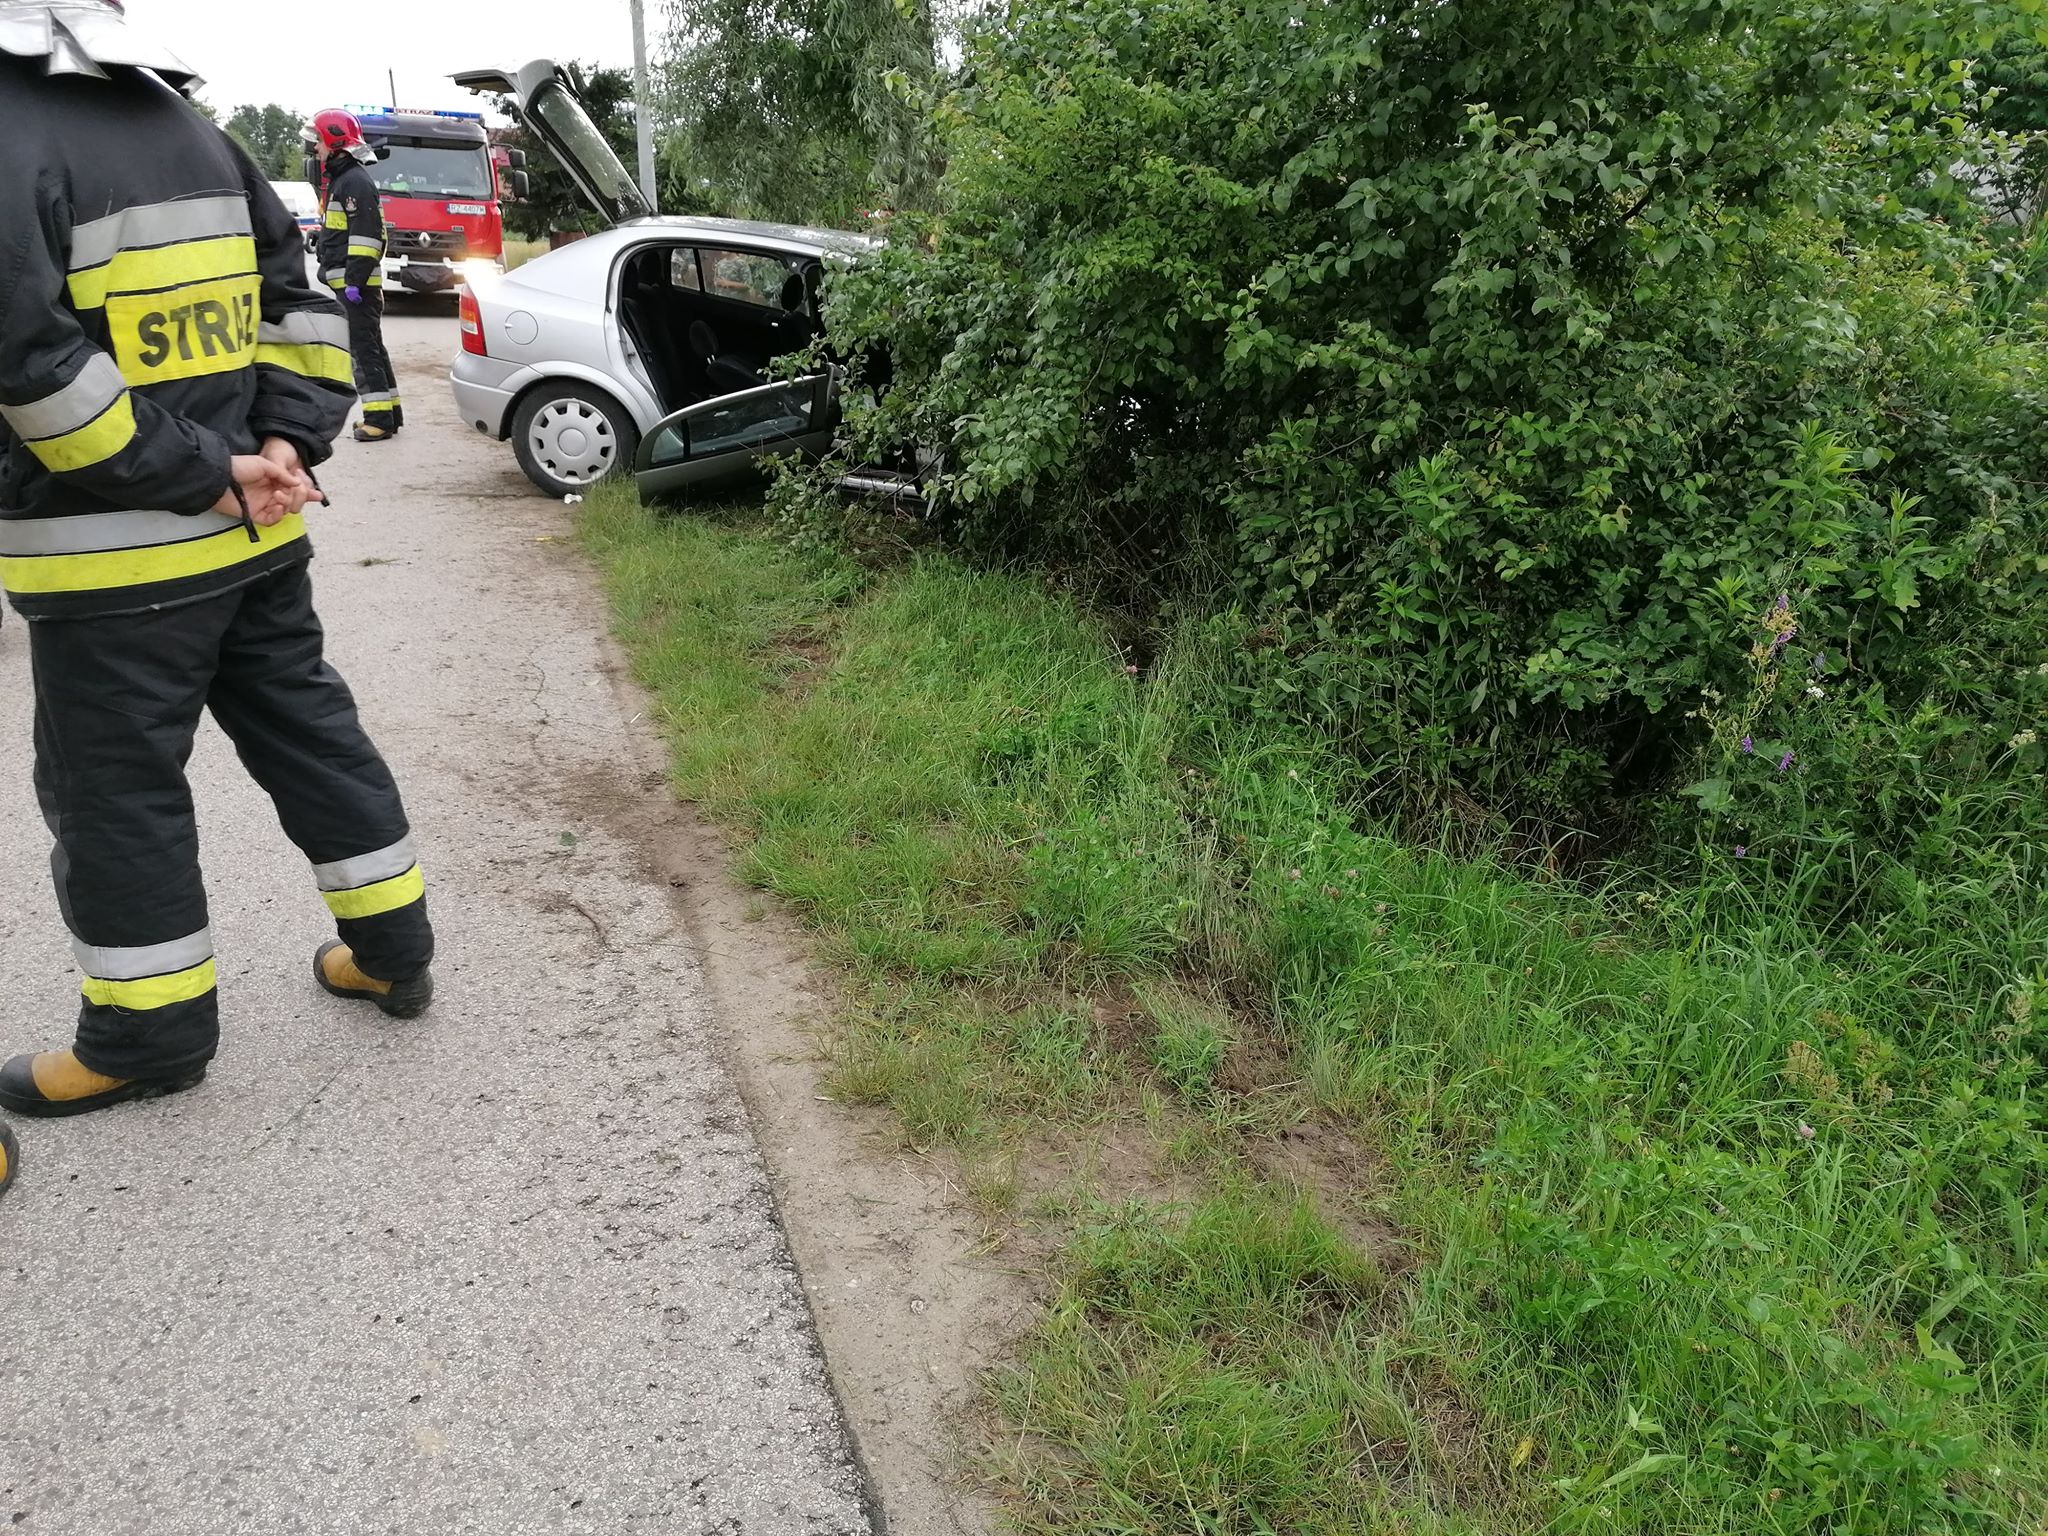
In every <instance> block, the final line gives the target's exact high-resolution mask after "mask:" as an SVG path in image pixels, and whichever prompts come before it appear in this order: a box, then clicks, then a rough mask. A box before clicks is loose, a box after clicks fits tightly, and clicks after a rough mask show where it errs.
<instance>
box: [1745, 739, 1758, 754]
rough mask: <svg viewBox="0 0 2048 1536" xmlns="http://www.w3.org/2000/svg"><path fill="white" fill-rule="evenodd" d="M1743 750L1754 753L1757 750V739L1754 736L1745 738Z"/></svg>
mask: <svg viewBox="0 0 2048 1536" xmlns="http://www.w3.org/2000/svg"><path fill="white" fill-rule="evenodd" d="M1742 750H1743V751H1745V752H1754V751H1755V750H1756V738H1755V737H1754V736H1745V737H1743V738H1742Z"/></svg>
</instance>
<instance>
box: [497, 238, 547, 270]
mask: <svg viewBox="0 0 2048 1536" xmlns="http://www.w3.org/2000/svg"><path fill="white" fill-rule="evenodd" d="M547 253H548V243H547V241H545V240H507V241H506V242H505V270H506V271H507V272H513V271H517V270H518V269H519V268H520V267H523V266H525V265H526V264H527V263H528V262H529V261H531V260H533V258H534V257H536V256H545V255H547Z"/></svg>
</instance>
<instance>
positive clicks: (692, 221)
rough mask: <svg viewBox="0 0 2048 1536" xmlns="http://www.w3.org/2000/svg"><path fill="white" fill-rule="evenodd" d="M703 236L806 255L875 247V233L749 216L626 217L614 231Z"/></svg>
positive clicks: (859, 251)
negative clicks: (810, 225)
mask: <svg viewBox="0 0 2048 1536" xmlns="http://www.w3.org/2000/svg"><path fill="white" fill-rule="evenodd" d="M657 230H658V231H660V232H661V233H663V234H676V235H703V236H705V237H707V238H710V239H714V240H716V239H727V240H745V241H747V242H749V243H751V244H754V245H768V246H775V247H777V248H779V249H782V250H786V251H792V252H796V253H798V254H801V255H806V256H828V255H829V256H864V255H866V254H867V253H868V252H870V251H874V250H879V249H880V248H881V245H882V242H881V240H880V238H879V237H877V236H875V235H864V234H860V233H858V232H856V231H854V230H850V229H813V228H809V227H807V226H805V225H801V224H766V223H761V222H759V221H757V220H753V219H715V218H709V217H693V216H683V215H676V214H663V215H655V216H652V217H649V218H644V219H629V220H627V221H626V222H625V223H624V224H621V225H619V226H618V227H617V228H616V229H615V230H614V231H612V233H615V234H647V233H649V232H652V231H657Z"/></svg>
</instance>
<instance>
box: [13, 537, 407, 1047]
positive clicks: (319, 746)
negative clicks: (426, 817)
mask: <svg viewBox="0 0 2048 1536" xmlns="http://www.w3.org/2000/svg"><path fill="white" fill-rule="evenodd" d="M28 629H29V636H30V654H31V657H32V659H33V662H34V667H35V689H36V726H35V745H36V792H37V795H38V798H39V799H40V800H41V802H42V808H43V816H44V819H45V820H46V821H47V822H48V823H49V826H50V831H51V834H52V835H53V836H54V837H55V838H56V850H55V852H54V853H53V854H52V856H51V866H52V869H53V871H54V873H55V875H56V881H57V899H58V903H59V905H60V906H61V908H62V909H63V913H64V920H65V922H66V924H67V925H68V926H69V927H70V929H71V933H72V938H73V941H74V942H73V948H74V950H75V952H76V954H77V956H78V961H79V967H80V969H81V970H83V971H84V973H85V985H84V992H85V997H84V1001H83V1003H82V1004H81V1006H80V1010H79V1019H78V1040H77V1045H76V1050H77V1053H78V1059H79V1060H80V1061H81V1062H83V1063H84V1064H85V1065H86V1066H87V1067H90V1068H91V1069H92V1070H93V1071H95V1072H104V1073H106V1074H107V1075H108V1076H109V1077H119V1078H138V1077H144V1078H149V1077H161V1076H168V1075H172V1074H176V1073H181V1072H189V1071H190V1070H192V1069H193V1068H195V1067H198V1066H202V1065H204V1064H205V1063H206V1062H207V1061H208V1060H210V1059H211V1058H212V1056H213V1053H214V1049H215V1047H216V1046H217V1045H218V1043H219V1039H220V1012H219V1003H218V997H217V994H216V992H215V990H214V962H213V939H212V933H211V930H210V928H209V927H208V920H207V911H206V889H205V887H204V885H202V884H201V882H200V877H199V836H198V829H197V827H196V825H195V824H194V821H193V814H192V794H191V791H190V789H189V788H188V787H187V785H186V781H185V764H186V762H187V761H188V759H189V758H190V757H191V754H192V741H193V735H194V732H195V731H196V730H197V729H198V726H199V716H200V712H201V710H203V709H210V710H212V711H213V717H214V719H215V720H216V721H218V722H219V723H220V726H221V728H222V729H223V730H225V731H226V732H227V734H228V736H229V738H230V739H231V740H232V741H233V742H234V745H235V750H236V751H237V752H238V753H239V754H240V756H241V759H242V764H243V766H244V767H245V768H247V769H248V771H249V773H250V775H251V776H252V777H253V778H254V779H255V780H256V782H257V783H258V784H260V785H261V786H262V787H263V788H264V789H265V790H266V791H267V792H268V793H269V795H270V798H271V800H272V801H273V802H274V803H275V805H276V807H277V814H278V819H279V821H280V822H282V824H283V826H284V830H285V833H286V834H287V835H288V836H289V837H290V838H291V840H292V841H293V842H294V843H296V844H297V845H298V847H299V849H300V851H301V852H303V853H304V854H305V856H306V858H307V859H308V860H310V861H311V863H312V865H313V875H314V880H315V883H316V884H317V886H318V887H319V889H320V891H321V893H322V895H323V896H324V897H325V899H326V902H327V905H328V908H329V910H330V911H331V912H332V914H333V916H334V919H335V923H336V927H337V929H338V931H339V933H340V935H341V937H342V939H343V940H344V941H345V942H346V943H348V944H349V945H350V946H351V947H352V948H353V950H354V951H355V958H356V963H357V965H358V966H359V967H360V968H361V969H362V970H363V971H364V972H366V973H367V974H369V975H371V976H373V977H376V978H377V979H379V980H383V981H406V980H410V979H411V978H412V977H414V976H416V975H418V974H419V972H421V971H422V970H424V969H425V968H426V966H427V963H428V961H429V960H431V959H432V958H433V951H434V936H433V929H432V928H431V926H430V925H429V924H428V921H427V908H426V895H425V886H424V883H423V881H422V878H421V875H420V870H419V864H418V860H417V858H416V857H415V855H414V852H413V846H412V837H411V832H410V829H409V827H408V826H407V824H406V819H405V809H404V807H403V806H402V805H401V804H400V802H399V797H398V788H397V786H396V785H395V784H394V783H393V782H392V778H391V772H390V770H389V769H388V768H387V767H385V765H384V760H383V758H382V757H380V756H379V755H378V753H377V749H376V747H375V746H373V745H372V744H371V742H370V739H369V737H368V736H367V735H365V734H364V731H363V727H362V724H361V722H360V721H359V720H358V719H357V716H356V706H355V700H354V698H353V697H352V696H351V695H350V693H349V690H348V685H347V684H346V683H344V682H343V681H342V679H341V677H340V675H339V674H338V673H336V672H335V670H334V669H333V668H332V667H331V666H329V665H328V664H327V661H326V659H325V657H324V656H323V654H322V647H323V640H324V636H323V634H322V631H321V628H320V620H319V618H318V616H317V615H316V614H315V613H314V611H313V589H312V581H311V577H310V575H309V574H308V572H307V569H306V562H305V561H303V560H302V561H299V562H298V563H296V564H294V565H290V566H287V567H285V568H284V569H282V570H279V571H273V572H270V573H268V574H266V575H264V576H262V577H259V578H258V579H257V580H255V581H253V582H251V583H250V584H248V585H247V586H244V587H241V588H239V589H238V590H235V591H232V592H226V593H222V594H220V595H219V596H216V597H211V598H207V599H204V600H202V601H200V602H196V603H191V604H188V605H186V606H183V607H178V608H171V609H166V610H163V611H160V612H155V613H139V614H134V615H132V616H127V617H119V618H87V619H46V620H42V621H39V622H37V623H33V624H30V625H29V626H28ZM227 851H228V853H229V856H230V858H232V856H233V852H234V850H233V846H232V844H231V845H230V847H229V849H228V850H227ZM225 873H226V875H227V878H226V879H225V880H224V881H223V882H221V884H222V886H223V888H224V889H225V890H227V891H233V890H234V888H235V872H234V869H233V867H232V864H230V866H229V868H228V869H227V871H226V872H225Z"/></svg>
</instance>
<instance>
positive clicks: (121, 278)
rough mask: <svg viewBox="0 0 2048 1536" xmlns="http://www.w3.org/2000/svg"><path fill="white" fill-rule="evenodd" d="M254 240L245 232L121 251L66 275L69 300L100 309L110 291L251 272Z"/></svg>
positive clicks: (158, 288) (146, 289)
mask: <svg viewBox="0 0 2048 1536" xmlns="http://www.w3.org/2000/svg"><path fill="white" fill-rule="evenodd" d="M255 274H256V242H255V241H254V240H253V239H251V238H250V237H249V236H248V235H223V236H220V237H219V238H217V239H213V240H188V241H187V242H185V243H184V244H183V245H164V246H158V247H156V248H155V249H153V250H146V251H121V252H119V253H118V254H117V255H115V257H114V259H113V260H111V261H109V262H108V263H107V264H106V265H105V266H100V267H93V268H91V269H89V270H87V271H84V272H74V273H72V274H71V280H70V287H71V302H72V304H73V305H75V306H76V307H77V308H79V309H103V308H105V307H106V303H107V296H108V295H109V294H114V293H160V292H162V291H163V290H164V289H167V288H182V287H184V286H185V285H186V284H187V283H203V282H208V281H210V280H212V279H214V278H220V277H253V276H254V275H255Z"/></svg>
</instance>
